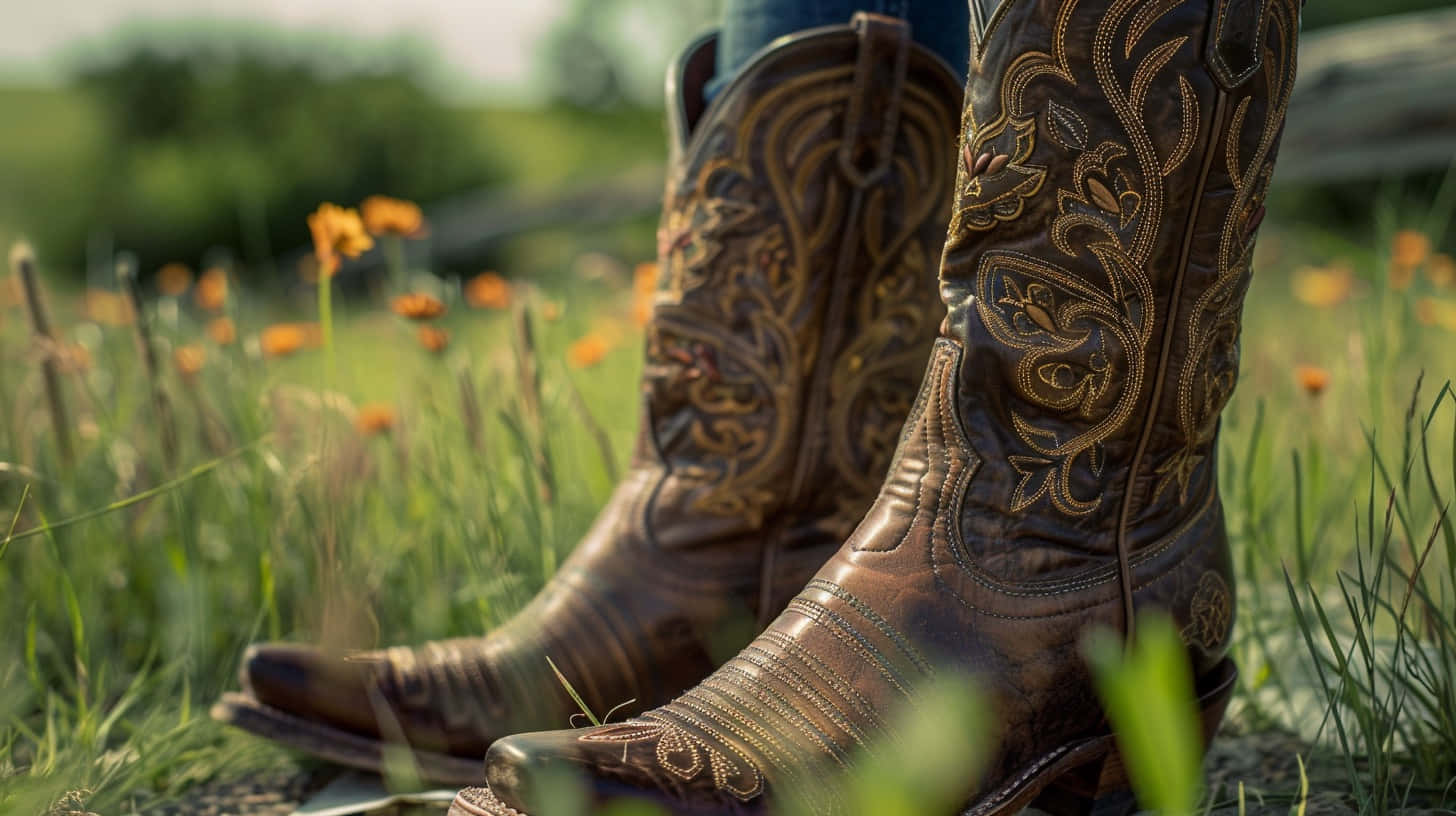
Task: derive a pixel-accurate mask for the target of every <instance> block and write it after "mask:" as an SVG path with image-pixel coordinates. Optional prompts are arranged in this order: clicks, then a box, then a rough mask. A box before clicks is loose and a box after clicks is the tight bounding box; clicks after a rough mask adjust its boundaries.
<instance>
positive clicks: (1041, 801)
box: [1031, 659, 1239, 816]
mask: <svg viewBox="0 0 1456 816" xmlns="http://www.w3.org/2000/svg"><path fill="white" fill-rule="evenodd" d="M1238 676H1239V672H1238V667H1237V666H1235V665H1234V662H1233V661H1232V660H1229V659H1225V660H1224V661H1223V662H1221V663H1220V664H1219V665H1218V666H1217V667H1215V668H1214V670H1213V671H1211V672H1209V673H1208V674H1207V675H1206V676H1204V677H1203V678H1201V679H1200V680H1199V682H1198V686H1197V688H1198V707H1199V719H1200V720H1201V725H1202V738H1203V750H1204V751H1207V750H1208V746H1209V745H1210V744H1211V743H1212V742H1213V735H1214V734H1216V733H1217V732H1218V726H1219V723H1220V722H1222V721H1223V715H1224V711H1225V710H1226V709H1227V708H1228V704H1229V700H1230V699H1231V698H1232V697H1233V693H1234V685H1235V681H1236V680H1237V679H1238ZM1103 739H1105V740H1106V741H1107V752H1106V753H1105V754H1103V755H1102V757H1101V758H1100V759H1097V760H1094V761H1092V762H1090V763H1087V764H1086V765H1083V766H1081V767H1079V768H1074V769H1072V770H1071V771H1069V772H1067V773H1065V774H1063V775H1062V776H1061V777H1060V778H1059V779H1057V780H1056V781H1054V782H1052V783H1051V784H1050V785H1049V786H1047V788H1046V789H1045V790H1043V791H1042V792H1041V793H1040V794H1039V795H1038V796H1037V798H1036V799H1035V800H1033V801H1032V803H1031V807H1033V808H1035V809H1037V810H1040V811H1043V812H1045V813H1048V814H1050V816H1128V814H1130V813H1132V812H1133V811H1135V810H1137V809H1138V803H1137V799H1136V797H1134V796H1133V793H1132V784H1131V783H1130V782H1129V781H1128V777H1127V767H1126V765H1125V764H1124V763H1123V760H1122V754H1121V753H1120V752H1119V751H1118V749H1117V743H1116V741H1115V740H1114V739H1113V737H1111V736H1108V737H1104V738H1103Z"/></svg>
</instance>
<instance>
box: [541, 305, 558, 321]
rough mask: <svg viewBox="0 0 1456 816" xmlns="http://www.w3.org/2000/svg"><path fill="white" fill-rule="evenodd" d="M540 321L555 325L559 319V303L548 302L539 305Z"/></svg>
mask: <svg viewBox="0 0 1456 816" xmlns="http://www.w3.org/2000/svg"><path fill="white" fill-rule="evenodd" d="M541 319H542V320H545V321H547V322H548V323H555V322H556V321H558V320H560V319H561V303H560V302H558V301H555V300H548V301H546V302H545V303H542V304H541Z"/></svg>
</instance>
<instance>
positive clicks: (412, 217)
mask: <svg viewBox="0 0 1456 816" xmlns="http://www.w3.org/2000/svg"><path fill="white" fill-rule="evenodd" d="M359 210H360V211H361V212H362V213H363V214H364V227H365V229H368V230H369V232H370V233H371V234H373V235H398V236H400V237H402V238H416V237H419V236H420V235H423V234H424V231H425V216H424V213H422V212H420V207H419V205H418V204H416V203H414V202H413V201H405V200H404V199H399V198H390V197H389V196H383V195H372V196H369V197H368V198H366V199H364V203H362V204H360V205H359Z"/></svg>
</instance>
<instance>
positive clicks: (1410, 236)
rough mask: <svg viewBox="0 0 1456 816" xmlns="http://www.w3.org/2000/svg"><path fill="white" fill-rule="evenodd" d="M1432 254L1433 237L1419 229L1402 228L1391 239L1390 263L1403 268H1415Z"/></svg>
mask: <svg viewBox="0 0 1456 816" xmlns="http://www.w3.org/2000/svg"><path fill="white" fill-rule="evenodd" d="M1430 255H1431V239H1430V238H1427V237H1426V235H1425V233H1423V232H1418V231H1417V230H1409V229H1406V230H1401V231H1400V232H1397V233H1396V234H1395V237H1394V238H1392V239H1391V241H1390V263H1391V265H1392V266H1393V267H1398V268H1401V269H1414V268H1416V267H1418V266H1420V265H1421V264H1423V263H1425V262H1426V258H1428V257H1430Z"/></svg>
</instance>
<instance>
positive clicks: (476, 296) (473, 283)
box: [465, 272, 511, 309]
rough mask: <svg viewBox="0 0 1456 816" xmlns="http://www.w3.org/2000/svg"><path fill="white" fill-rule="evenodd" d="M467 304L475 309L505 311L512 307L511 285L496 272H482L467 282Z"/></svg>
mask: <svg viewBox="0 0 1456 816" xmlns="http://www.w3.org/2000/svg"><path fill="white" fill-rule="evenodd" d="M465 302H466V303H469V304H470V305H471V307H472V308H475V309H505V308H507V307H509V306H510V305H511V285H510V283H509V282H508V281H506V279H505V278H502V277H501V276H500V275H497V274H496V273H494V272H482V273H480V274H479V275H476V276H475V277H473V278H471V279H470V280H468V281H466V282H465Z"/></svg>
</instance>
